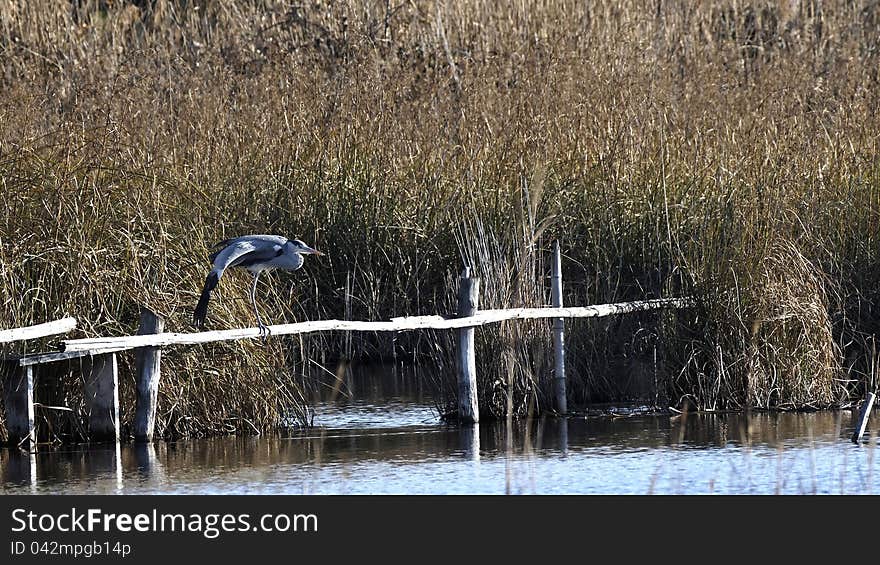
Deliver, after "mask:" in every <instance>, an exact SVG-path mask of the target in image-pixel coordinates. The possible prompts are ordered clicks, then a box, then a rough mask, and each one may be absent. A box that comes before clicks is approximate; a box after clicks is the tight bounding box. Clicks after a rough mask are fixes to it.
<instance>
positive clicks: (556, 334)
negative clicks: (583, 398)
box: [551, 240, 568, 414]
mask: <svg viewBox="0 0 880 565" xmlns="http://www.w3.org/2000/svg"><path fill="white" fill-rule="evenodd" d="M551 299H552V301H553V307H554V308H562V255H561V253H560V251H559V241H558V240H557V241H556V242H555V243H554V245H553V276H552V277H551ZM553 353H554V357H555V361H556V363H555V370H554V372H553V377H554V379H553V380H554V382H555V385H556V386H555V390H556V411H557V412H559V413H560V414H566V413H567V412H568V401H567V399H566V394H565V322H564V321H563V319H562V318H555V319H554V320H553Z"/></svg>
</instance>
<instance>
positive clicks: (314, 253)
mask: <svg viewBox="0 0 880 565" xmlns="http://www.w3.org/2000/svg"><path fill="white" fill-rule="evenodd" d="M312 255H324V254H323V253H321V252H320V251H318V250H317V249H312Z"/></svg>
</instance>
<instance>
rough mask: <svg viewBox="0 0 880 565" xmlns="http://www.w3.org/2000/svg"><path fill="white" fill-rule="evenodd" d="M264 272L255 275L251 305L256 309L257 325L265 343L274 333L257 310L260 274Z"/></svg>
mask: <svg viewBox="0 0 880 565" xmlns="http://www.w3.org/2000/svg"><path fill="white" fill-rule="evenodd" d="M262 272H263V271H257V272H256V273H255V274H254V284H252V285H251V305H252V306H253V307H254V315H255V316H256V317H257V325H258V326H259V327H260V337H262V338H263V341H266V338H268V337H269V334H271V333H272V331H271V330H269V327H268V326H267V325H265V324H264V323H263V320H261V319H260V312H259V310H257V281H258V280H260V274H261V273H262Z"/></svg>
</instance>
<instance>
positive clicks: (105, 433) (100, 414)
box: [83, 353, 119, 441]
mask: <svg viewBox="0 0 880 565" xmlns="http://www.w3.org/2000/svg"><path fill="white" fill-rule="evenodd" d="M83 374H84V375H85V396H86V406H87V409H88V411H89V439H90V440H91V441H119V369H118V365H117V362H116V354H115V353H106V354H104V355H96V356H94V357H87V358H86V360H85V362H84V363H83Z"/></svg>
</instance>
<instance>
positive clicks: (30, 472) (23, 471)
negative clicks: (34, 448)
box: [2, 449, 37, 492]
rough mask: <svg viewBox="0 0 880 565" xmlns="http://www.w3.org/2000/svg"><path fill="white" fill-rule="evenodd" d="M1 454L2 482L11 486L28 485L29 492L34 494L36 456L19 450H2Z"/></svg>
mask: <svg viewBox="0 0 880 565" xmlns="http://www.w3.org/2000/svg"><path fill="white" fill-rule="evenodd" d="M3 454H4V457H3V459H4V460H5V461H4V463H3V477H2V481H3V482H4V483H8V484H12V485H30V487H31V491H32V492H36V486H37V456H36V454H34V453H30V452H27V451H23V450H21V449H4V450H3Z"/></svg>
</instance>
